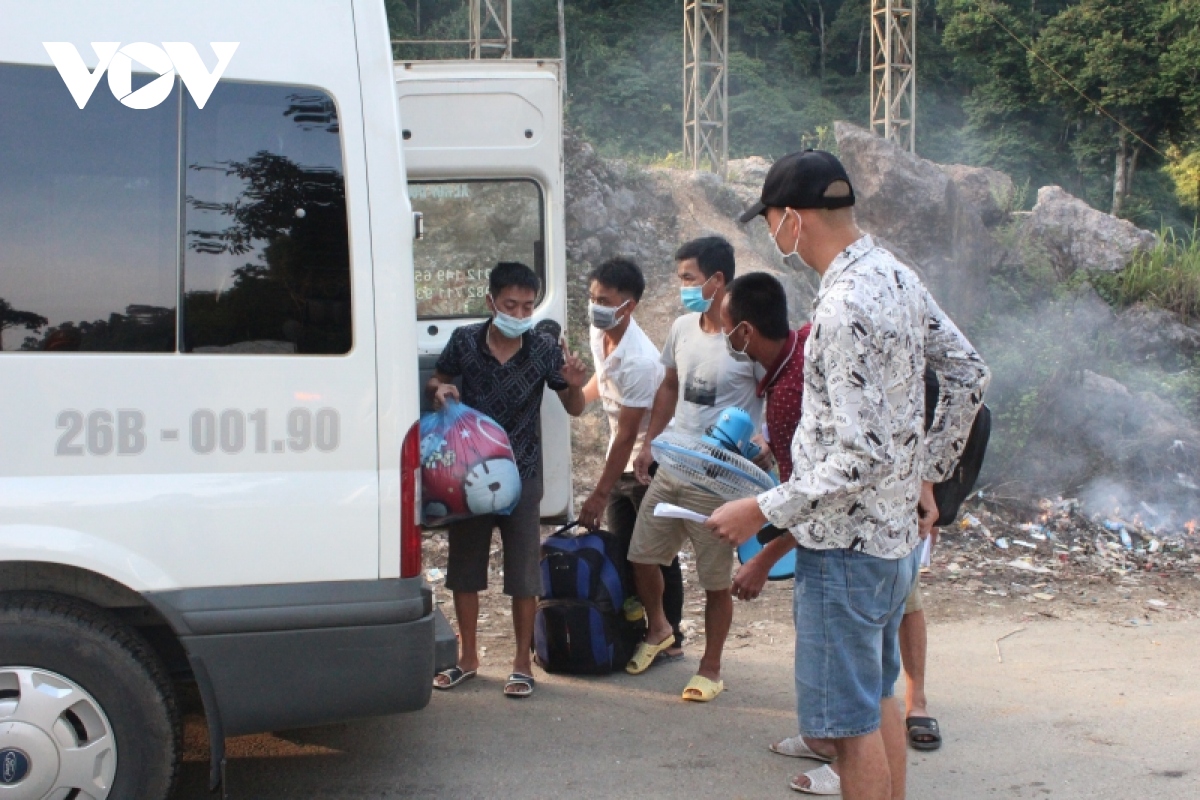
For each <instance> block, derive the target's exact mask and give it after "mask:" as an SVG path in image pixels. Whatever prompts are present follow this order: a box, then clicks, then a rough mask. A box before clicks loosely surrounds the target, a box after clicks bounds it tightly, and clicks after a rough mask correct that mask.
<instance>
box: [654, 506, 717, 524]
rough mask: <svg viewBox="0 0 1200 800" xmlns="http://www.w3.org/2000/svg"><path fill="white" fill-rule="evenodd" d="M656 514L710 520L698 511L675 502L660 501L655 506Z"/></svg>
mask: <svg viewBox="0 0 1200 800" xmlns="http://www.w3.org/2000/svg"><path fill="white" fill-rule="evenodd" d="M654 516H656V517H674V518H675V519H686V520H690V521H691V522H708V517H706V516H704V515H703V514H700V513H697V512H695V511H692V510H690V509H687V508H683V507H682V506H677V505H675V504H673V503H659V504H658V505H656V506H655V507H654Z"/></svg>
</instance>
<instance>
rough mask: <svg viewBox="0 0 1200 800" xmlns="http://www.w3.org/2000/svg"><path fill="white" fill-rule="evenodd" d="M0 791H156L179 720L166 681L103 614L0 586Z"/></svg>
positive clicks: (162, 783)
mask: <svg viewBox="0 0 1200 800" xmlns="http://www.w3.org/2000/svg"><path fill="white" fill-rule="evenodd" d="M0 659H2V660H0V796H2V797H4V798H10V799H11V800H27V798H28V799H29V800H36V799H37V798H42V797H71V798H75V797H79V798H92V799H93V800H105V798H112V800H118V799H119V798H134V797H136V798H138V799H139V800H165V798H166V797H167V796H168V795H169V794H170V792H171V788H172V785H173V784H174V780H175V772H176V769H177V767H178V764H179V755H180V742H181V739H180V726H179V718H178V712H177V710H176V707H175V696H174V692H173V691H172V688H171V684H170V682H169V681H168V680H167V677H166V674H165V672H164V670H163V668H162V665H161V664H160V663H159V660H158V658H157V656H155V654H154V653H153V651H151V649H150V647H149V646H148V645H147V644H146V643H145V641H143V640H142V638H141V636H139V635H138V634H137V633H135V632H134V631H133V630H132V629H130V628H129V627H127V626H125V625H123V624H122V623H121V622H119V621H118V620H117V619H116V618H115V617H113V616H112V615H111V614H109V613H107V612H105V611H102V610H101V609H99V608H96V607H94V606H91V605H89V604H87V603H82V602H80V601H78V600H74V599H71V598H67V597H63V596H60V595H55V594H46V593H40V592H9V593H0Z"/></svg>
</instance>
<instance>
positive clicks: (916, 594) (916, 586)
mask: <svg viewBox="0 0 1200 800" xmlns="http://www.w3.org/2000/svg"><path fill="white" fill-rule="evenodd" d="M923 608H924V606H923V605H922V604H921V573H920V572H918V573H917V577H916V579H915V580H913V585H912V591H911V592H909V593H908V599H907V600H905V601H904V613H905V614H911V613H913V612H914V611H921V610H922V609H923Z"/></svg>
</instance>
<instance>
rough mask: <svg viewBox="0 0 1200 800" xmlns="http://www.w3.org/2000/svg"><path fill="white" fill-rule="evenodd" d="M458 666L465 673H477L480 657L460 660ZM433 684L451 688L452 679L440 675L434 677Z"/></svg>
mask: <svg viewBox="0 0 1200 800" xmlns="http://www.w3.org/2000/svg"><path fill="white" fill-rule="evenodd" d="M457 666H458V668H459V669H461V670H462V671H463V672H476V671H477V670H478V669H479V656H475V658H471V659H467V658H460V659H459V660H458V665H457ZM433 683H434V685H435V686H449V685H450V679H449V678H448V677H446V676H445V675H442V674H440V673H439V674H437V675H434V676H433Z"/></svg>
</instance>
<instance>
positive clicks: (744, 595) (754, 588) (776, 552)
mask: <svg viewBox="0 0 1200 800" xmlns="http://www.w3.org/2000/svg"><path fill="white" fill-rule="evenodd" d="M795 549H796V540H795V539H793V538H792V536H791V534H789V533H785V534H784V535H783V536H779V537H776V538H774V539H772V540H771V541H769V542H767V545H766V547H764V548H763V549H762V551H761V552H760V553H759V554H758V555H756V556H755V557H754V558H752V559H750V560H749V561H747V562H746V563H745V564H742V566H740V567H738V571H737V573H736V574H735V575H734V576H733V596H734V597H736V598H738V599H739V600H753V599H754V598H756V597H758V596H759V595H760V594H762V590H763V587H764V586H766V585H767V578H768V577H769V576H770V574H771V568H772V567H774V566H775V565H776V564H777V563H779V559H781V558H783V557H784V556H786V555H787V554H788V553H790V552H792V551H793V550H795Z"/></svg>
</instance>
